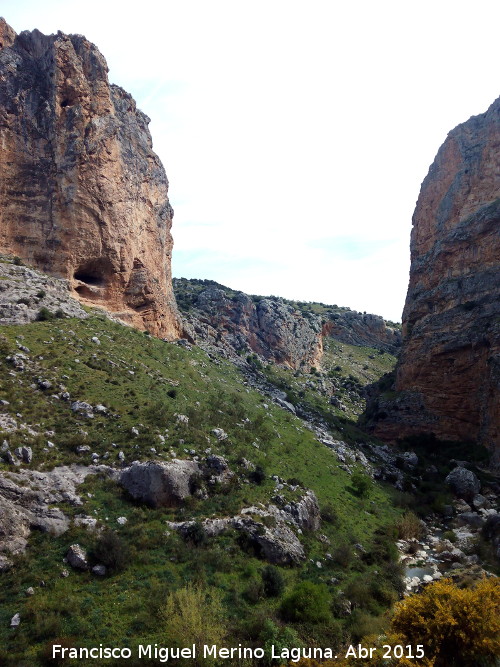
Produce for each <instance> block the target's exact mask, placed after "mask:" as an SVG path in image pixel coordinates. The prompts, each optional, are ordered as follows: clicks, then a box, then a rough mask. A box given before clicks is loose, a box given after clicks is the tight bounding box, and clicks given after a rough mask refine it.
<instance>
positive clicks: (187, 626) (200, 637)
mask: <svg viewBox="0 0 500 667" xmlns="http://www.w3.org/2000/svg"><path fill="white" fill-rule="evenodd" d="M160 617H161V618H162V620H163V621H164V624H165V631H166V633H167V635H168V638H169V640H170V641H171V642H172V643H173V644H174V645H177V646H190V645H191V644H196V645H197V646H200V647H201V646H203V645H204V644H209V645H212V644H217V645H222V642H223V640H224V637H225V635H226V625H225V622H224V610H223V606H222V597H221V593H220V592H219V591H218V590H217V589H215V588H209V587H205V586H201V585H198V586H194V585H193V584H188V585H187V586H186V587H184V588H180V589H178V590H177V591H174V592H173V593H171V594H170V595H169V596H168V598H167V601H166V603H165V605H164V607H163V608H162V609H161V610H160ZM207 662H208V659H207V660H206V661H205V663H203V664H206V663H207ZM195 664H198V663H195Z"/></svg>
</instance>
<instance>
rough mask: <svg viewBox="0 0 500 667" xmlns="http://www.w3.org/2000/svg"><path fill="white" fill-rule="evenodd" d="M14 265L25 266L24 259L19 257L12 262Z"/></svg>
mask: <svg viewBox="0 0 500 667" xmlns="http://www.w3.org/2000/svg"><path fill="white" fill-rule="evenodd" d="M12 263H13V264H15V265H16V266H23V261H22V259H21V258H20V257H18V256H17V255H16V256H15V257H14V259H13V260H12Z"/></svg>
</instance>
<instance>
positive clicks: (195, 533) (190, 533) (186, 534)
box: [182, 521, 207, 547]
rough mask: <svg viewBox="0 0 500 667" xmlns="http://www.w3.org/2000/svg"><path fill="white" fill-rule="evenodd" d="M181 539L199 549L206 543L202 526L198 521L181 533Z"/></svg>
mask: <svg viewBox="0 0 500 667" xmlns="http://www.w3.org/2000/svg"><path fill="white" fill-rule="evenodd" d="M182 537H183V538H184V539H185V540H186V542H191V544H193V545H194V546H196V547H200V546H201V545H202V544H205V542H206V541H207V534H206V533H205V531H204V530H203V526H202V525H201V523H198V521H195V522H194V523H192V524H191V525H188V526H186V527H185V528H184V530H183V531H182Z"/></svg>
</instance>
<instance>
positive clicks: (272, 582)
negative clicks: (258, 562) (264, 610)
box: [262, 565, 285, 598]
mask: <svg viewBox="0 0 500 667" xmlns="http://www.w3.org/2000/svg"><path fill="white" fill-rule="evenodd" d="M262 583H263V584H264V594H265V596H266V597H268V598H276V597H279V596H280V595H281V594H282V593H283V591H284V589H285V580H284V579H283V575H282V574H281V572H280V571H279V570H278V568H277V567H275V566H274V565H267V566H266V567H265V568H264V569H263V570H262Z"/></svg>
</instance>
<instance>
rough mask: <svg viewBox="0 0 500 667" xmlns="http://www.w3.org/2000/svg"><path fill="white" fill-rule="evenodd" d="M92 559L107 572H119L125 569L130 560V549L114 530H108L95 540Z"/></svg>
mask: <svg viewBox="0 0 500 667" xmlns="http://www.w3.org/2000/svg"><path fill="white" fill-rule="evenodd" d="M92 557H93V559H94V560H95V561H96V562H98V563H102V564H103V565H105V566H106V567H107V568H108V569H109V570H111V571H114V572H120V571H121V570H124V569H125V567H126V566H127V564H128V562H129V560H130V548H129V545H128V542H126V541H125V540H124V539H123V538H122V537H120V536H119V535H118V534H117V533H115V531H114V530H111V529H109V528H108V529H106V530H104V531H103V532H102V533H101V534H100V535H99V537H98V538H97V541H96V543H95V545H94V549H93V550H92Z"/></svg>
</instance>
